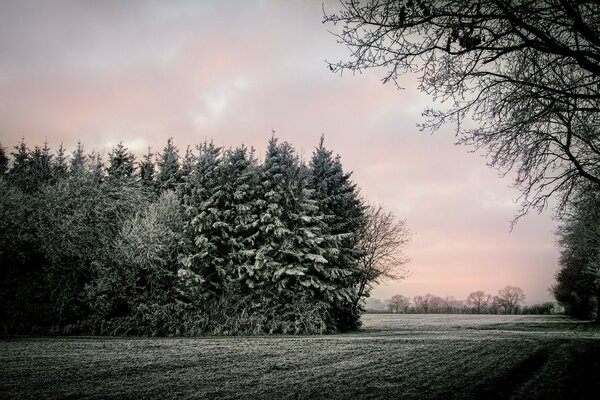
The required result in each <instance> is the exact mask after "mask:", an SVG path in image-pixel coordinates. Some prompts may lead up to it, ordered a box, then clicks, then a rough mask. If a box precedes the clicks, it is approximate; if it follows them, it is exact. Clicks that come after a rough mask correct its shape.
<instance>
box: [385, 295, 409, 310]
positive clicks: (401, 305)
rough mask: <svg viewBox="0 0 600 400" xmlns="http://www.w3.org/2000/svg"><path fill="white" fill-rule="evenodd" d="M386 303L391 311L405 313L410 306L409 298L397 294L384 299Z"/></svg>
mask: <svg viewBox="0 0 600 400" xmlns="http://www.w3.org/2000/svg"><path fill="white" fill-rule="evenodd" d="M386 304H387V306H388V308H389V309H390V311H391V312H393V313H405V312H406V311H407V310H408V307H410V299H409V298H408V297H405V296H402V295H401V294H397V295H394V296H392V298H391V299H387V300H386Z"/></svg>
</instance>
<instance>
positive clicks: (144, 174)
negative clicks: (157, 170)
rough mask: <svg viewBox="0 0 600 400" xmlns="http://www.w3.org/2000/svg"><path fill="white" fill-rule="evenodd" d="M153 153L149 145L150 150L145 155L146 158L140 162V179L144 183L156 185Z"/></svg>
mask: <svg viewBox="0 0 600 400" xmlns="http://www.w3.org/2000/svg"><path fill="white" fill-rule="evenodd" d="M153 155H154V154H153V153H152V151H151V149H150V147H149V146H148V152H147V153H146V155H144V159H143V160H142V162H141V163H140V168H139V171H140V181H141V183H142V185H144V186H149V187H152V186H154V161H152V156H153Z"/></svg>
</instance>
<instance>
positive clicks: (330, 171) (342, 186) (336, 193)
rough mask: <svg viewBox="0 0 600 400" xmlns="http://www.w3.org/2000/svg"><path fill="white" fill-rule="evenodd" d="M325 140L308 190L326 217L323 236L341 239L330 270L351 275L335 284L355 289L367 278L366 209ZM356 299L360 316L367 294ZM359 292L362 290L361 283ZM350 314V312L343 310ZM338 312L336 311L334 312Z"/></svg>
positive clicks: (311, 166) (314, 157)
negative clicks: (361, 265) (361, 263)
mask: <svg viewBox="0 0 600 400" xmlns="http://www.w3.org/2000/svg"><path fill="white" fill-rule="evenodd" d="M324 141H325V137H324V136H321V140H320V141H319V145H318V146H317V147H316V148H315V150H314V151H313V154H312V157H311V160H310V164H309V168H308V182H307V186H308V189H310V190H311V191H312V193H311V197H312V198H313V199H314V200H315V201H316V205H317V207H318V208H319V213H320V214H322V215H323V222H324V224H323V225H322V231H323V232H322V233H323V234H324V235H331V236H334V237H336V238H338V244H337V246H336V247H337V251H335V252H329V253H328V254H327V255H325V258H326V260H327V264H328V268H338V269H339V268H342V269H345V270H347V271H348V272H349V273H348V274H347V275H346V276H344V277H342V276H340V277H339V279H340V280H343V282H342V281H340V282H335V285H336V286H340V287H347V286H352V285H353V284H354V283H355V282H362V281H363V280H364V279H363V276H362V274H361V273H360V270H357V267H358V260H359V259H360V257H361V256H362V253H361V251H360V250H359V249H358V246H357V244H358V240H359V235H358V232H359V231H360V229H361V226H362V223H363V221H364V218H365V215H364V212H365V206H364V205H363V202H362V201H361V199H360V197H359V193H358V189H357V187H356V184H354V183H353V182H352V180H351V175H352V174H351V173H347V172H344V169H343V166H342V162H341V158H340V156H339V155H338V156H333V152H332V151H330V150H328V149H327V148H325V145H324ZM362 288H363V290H362V292H361V291H359V292H358V296H355V300H354V304H353V308H354V312H355V313H358V307H359V305H360V299H361V296H362V294H366V293H365V286H363V287H362ZM357 289H359V290H360V284H359V285H358V287H357ZM339 311H340V314H346V313H347V311H346V310H339ZM334 313H335V311H334Z"/></svg>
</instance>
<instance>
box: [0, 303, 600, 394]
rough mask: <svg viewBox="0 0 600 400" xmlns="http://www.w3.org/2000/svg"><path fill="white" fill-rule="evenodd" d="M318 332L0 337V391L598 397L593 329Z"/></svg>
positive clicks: (368, 320)
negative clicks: (319, 333)
mask: <svg viewBox="0 0 600 400" xmlns="http://www.w3.org/2000/svg"><path fill="white" fill-rule="evenodd" d="M363 321H364V327H363V329H362V330H361V331H360V332H357V333H351V334H342V335H329V336H309V337H307V336H303V337H297V336H296V337H293V336H270V337H268V336H261V337H203V338H98V337H68V338H5V339H1V340H0V398H15V399H20V398H24V399H41V398H44V399H58V398H61V399H64V398H72V399H101V398H140V399H142V398H181V399H187V398H190V399H196V398H197V399H204V398H215V399H230V398H243V399H254V398H256V399H390V398H401V399H438V398H439V399H446V398H455V399H504V398H517V399H561V398H563V399H598V398H600V379H599V376H600V375H599V374H600V328H599V327H598V326H597V325H594V324H591V323H589V322H581V321H577V320H573V319H570V318H567V317H564V316H503V315H492V316H476V315H392V314H379V315H377V314H367V315H364V316H363Z"/></svg>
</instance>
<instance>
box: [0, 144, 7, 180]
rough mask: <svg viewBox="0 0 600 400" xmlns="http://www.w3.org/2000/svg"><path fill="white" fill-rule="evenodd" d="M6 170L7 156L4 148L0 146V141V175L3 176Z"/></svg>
mask: <svg viewBox="0 0 600 400" xmlns="http://www.w3.org/2000/svg"><path fill="white" fill-rule="evenodd" d="M7 170H8V156H7V155H6V148H4V147H2V144H1V143H0V176H3V175H4V174H5V173H6V171H7Z"/></svg>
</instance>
